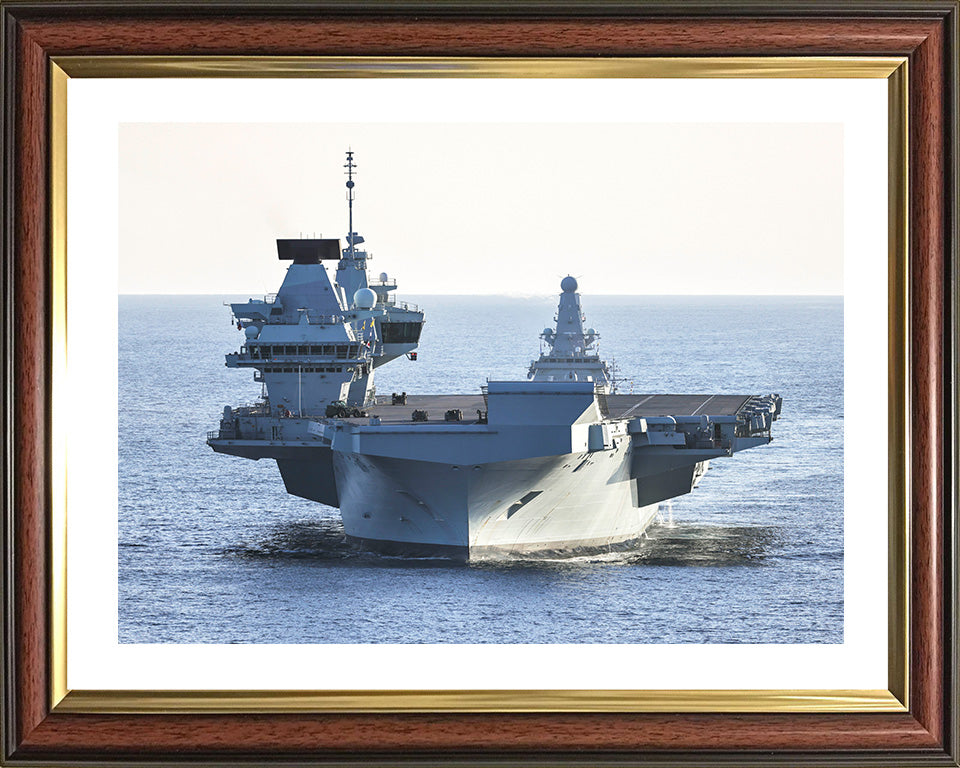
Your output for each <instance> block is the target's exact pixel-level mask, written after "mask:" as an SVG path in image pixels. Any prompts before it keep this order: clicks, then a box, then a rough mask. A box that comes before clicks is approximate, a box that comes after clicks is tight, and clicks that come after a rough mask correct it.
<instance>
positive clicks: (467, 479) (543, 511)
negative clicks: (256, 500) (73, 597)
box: [207, 152, 782, 560]
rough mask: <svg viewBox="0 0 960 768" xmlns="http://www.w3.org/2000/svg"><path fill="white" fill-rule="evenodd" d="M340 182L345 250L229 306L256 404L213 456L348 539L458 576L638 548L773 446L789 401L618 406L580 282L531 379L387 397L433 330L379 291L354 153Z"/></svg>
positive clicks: (231, 359)
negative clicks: (681, 504) (747, 459)
mask: <svg viewBox="0 0 960 768" xmlns="http://www.w3.org/2000/svg"><path fill="white" fill-rule="evenodd" d="M345 167H346V168H347V176H348V180H347V200H348V205H349V231H348V234H347V247H346V248H344V249H341V248H340V243H339V241H338V240H335V239H334V240H330V239H299V240H278V241H277V248H278V254H279V258H280V259H281V260H288V261H292V264H291V265H290V266H289V267H288V269H287V273H286V276H285V278H284V280H283V284H282V285H281V287H280V290H279V291H278V292H277V294H276V296H275V297H267V298H265V299H263V300H254V299H251V300H249V301H248V302H246V303H237V304H231V305H230V307H231V310H232V312H233V316H234V319H235V320H236V322H237V325H238V328H240V329H242V330H243V333H244V335H245V343H244V344H243V345H242V346H241V348H240V351H239V352H236V353H232V354H228V355H227V356H226V365H227V366H228V367H231V368H251V369H253V371H254V380H255V381H258V382H261V383H262V397H261V400H260V401H259V402H258V403H256V404H255V405H252V406H241V407H231V406H226V407H225V408H224V411H223V417H222V419H221V421H220V428H219V429H218V430H217V431H215V432H211V433H209V434H208V436H207V443H208V444H209V445H210V447H211V448H213V450H214V451H216V452H218V453H225V454H231V455H234V456H241V457H245V458H249V459H264V458H267V459H274V460H276V462H277V465H278V467H279V469H280V474H281V477H282V478H283V482H284V484H285V486H286V490H287V492H288V493H290V494H293V495H295V496H300V497H303V498H306V499H310V500H312V501H316V502H319V503H321V504H326V505H329V506H331V507H338V508H339V509H340V514H341V516H342V519H343V526H344V530H345V532H346V535H347V537H348V538H349V539H351V540H353V541H356V542H359V543H360V544H361V546H363V547H364V548H367V549H372V550H375V551H379V552H385V553H389V554H399V555H410V556H422V555H441V556H445V557H451V558H455V559H459V560H478V559H486V558H500V557H514V556H525V555H533V556H544V555H548V556H554V555H558V556H569V555H576V554H584V553H591V552H598V551H608V550H613V549H624V548H629V547H633V546H635V545H636V544H637V542H638V541H639V540H640V539H641V538H642V536H643V535H644V532H645V530H646V529H647V527H648V526H649V525H650V524H651V522H652V521H653V520H654V519H655V518H656V516H657V513H658V510H659V508H660V504H661V502H665V501H668V500H670V499H673V498H675V497H677V496H680V495H682V494H685V493H689V492H690V491H692V490H693V489H694V488H695V487H696V486H697V484H698V483H699V481H700V479H701V478H702V476H703V474H704V473H705V472H706V471H707V468H708V466H709V462H710V461H711V460H712V459H716V458H721V457H725V456H732V455H733V454H734V453H736V452H738V451H741V450H744V449H747V448H753V447H755V446H759V445H764V444H766V443H769V442H770V441H771V439H772V438H771V434H770V432H771V425H772V423H773V421H775V420H776V419H777V418H778V417H779V415H780V410H781V405H782V400H781V398H780V396H779V395H765V396H751V395H730V394H712V395H670V394H639V395H634V394H629V395H628V394H618V393H617V392H616V387H615V382H614V379H613V375H612V371H611V368H610V367H609V366H608V365H607V364H606V363H605V362H604V361H603V360H602V359H601V358H600V355H599V351H598V341H599V334H598V333H597V332H596V331H594V330H593V329H592V328H587V329H584V319H585V318H584V315H583V312H582V310H581V306H580V296H579V294H578V292H577V289H578V285H577V281H576V279H574V278H573V277H571V276H567V277H565V278H563V280H562V281H561V293H560V301H559V307H558V310H557V315H556V318H555V320H556V325H555V327H553V328H546V329H544V331H543V333H542V334H541V337H540V338H541V339H542V342H543V343H542V345H541V353H540V355H539V357H538V359H536V360H534V361H533V362H532V363H531V365H530V368H529V370H528V372H527V379H526V380H520V381H488V382H487V384H486V385H484V386H482V387H480V388H479V389H478V391H477V392H476V393H475V394H460V395H415V394H406V393H399V394H398V393H393V394H391V395H389V396H386V397H384V396H378V395H377V394H376V389H375V387H374V374H375V371H376V369H377V368H379V367H380V366H381V365H383V364H384V363H387V362H389V361H391V360H394V359H397V358H398V357H401V356H404V355H406V356H408V357H411V358H414V359H415V356H416V349H417V345H418V342H419V338H420V331H421V329H422V327H423V322H424V315H423V312H422V311H421V310H420V309H419V308H417V307H414V306H412V305H409V304H405V303H402V302H398V301H397V300H396V299H395V298H394V296H393V295H392V292H393V290H394V289H395V288H396V282H395V281H389V280H388V279H387V276H386V275H385V274H381V275H380V279H379V280H378V281H370V280H369V278H368V276H367V266H366V265H367V261H368V260H369V258H370V257H369V255H368V254H366V252H364V251H361V250H359V249H358V247H357V246H358V245H360V244H361V243H362V242H363V238H361V237H360V236H359V235H357V233H356V232H354V230H353V199H354V181H353V174H354V171H355V168H356V166H355V165H354V163H353V154H352V153H351V152H348V153H347V164H346V166H345ZM328 259H329V260H333V259H336V260H337V268H336V277H335V280H334V281H333V282H331V280H330V277H329V275H328V274H327V270H326V268H325V266H324V264H323V262H324V261H325V260H328Z"/></svg>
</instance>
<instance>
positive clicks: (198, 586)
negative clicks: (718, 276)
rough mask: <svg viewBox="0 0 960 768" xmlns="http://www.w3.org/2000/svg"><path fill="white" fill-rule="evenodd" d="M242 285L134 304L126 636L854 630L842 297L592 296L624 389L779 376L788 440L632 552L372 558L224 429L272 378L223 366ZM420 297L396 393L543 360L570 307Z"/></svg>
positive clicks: (669, 514)
mask: <svg viewBox="0 0 960 768" xmlns="http://www.w3.org/2000/svg"><path fill="white" fill-rule="evenodd" d="M246 298H247V297H246V296H237V297H232V296H121V297H120V299H119V313H120V315H119V320H120V339H119V396H120V402H119V468H118V484H119V502H120V503H119V545H118V558H119V614H118V633H119V639H120V642H124V643H840V642H843V562H844V560H843V301H842V299H841V298H837V297H648V296H615V297H612V296H596V297H592V296H590V295H585V296H584V297H583V306H584V311H585V313H586V316H587V324H588V325H589V326H592V327H595V328H596V329H597V330H598V331H600V334H601V347H600V349H601V354H602V355H603V356H604V357H606V358H607V359H608V360H610V359H614V360H615V361H616V365H617V367H618V369H619V374H620V377H621V378H623V379H624V380H625V381H624V384H623V385H622V387H621V391H623V392H629V391H631V390H632V391H635V392H651V393H652V392H689V393H701V392H708V393H714V392H730V393H747V394H766V393H768V392H779V393H780V394H781V395H782V396H783V399H784V406H783V415H782V417H781V419H780V420H779V421H778V422H777V423H776V424H775V425H774V438H775V439H774V442H773V443H771V444H770V445H768V446H763V447H760V448H755V449H752V450H749V451H745V452H743V453H739V454H737V455H736V456H734V457H733V458H729V459H719V460H716V461H714V462H712V463H711V467H710V471H709V472H708V473H707V475H706V476H705V478H704V479H703V481H702V483H701V484H700V486H699V487H698V488H697V489H696V490H695V491H694V492H693V493H691V494H688V495H686V496H682V497H679V498H677V499H675V500H674V501H673V504H672V509H671V510H664V511H663V514H662V520H660V521H659V522H658V523H657V524H656V525H654V526H653V527H651V528H650V530H649V536H648V538H647V539H646V540H645V541H643V543H642V544H641V545H640V546H639V547H638V548H637V549H636V550H635V551H632V552H627V553H618V554H616V555H604V556H596V557H581V558H574V559H566V560H553V561H516V562H510V563H499V564H489V563H485V564H479V565H478V564H468V565H463V564H455V563H452V562H449V561H445V560H440V559H419V560H417V559H413V560H409V559H401V558H391V557H385V556H380V555H376V554H372V553H365V552H359V551H358V550H357V549H356V548H354V547H353V546H352V545H350V544H348V543H347V542H346V541H345V538H344V533H343V527H342V525H341V524H340V519H339V514H338V512H337V510H335V509H332V508H329V507H325V506H323V505H320V504H316V503H313V502H309V501H306V500H303V499H298V498H296V497H293V496H290V495H288V494H287V493H286V492H285V490H284V487H283V482H282V480H281V478H280V474H279V472H278V470H277V467H276V464H275V462H273V461H270V460H261V461H250V460H246V459H241V458H237V457H232V456H223V455H220V454H214V453H213V451H212V450H211V449H210V448H209V447H207V445H206V444H205V442H204V439H205V435H206V431H207V430H211V429H216V427H217V424H218V421H219V417H220V413H221V411H222V409H223V406H224V405H226V404H230V405H237V404H241V403H247V402H253V401H254V400H255V399H256V398H257V396H258V395H259V391H260V385H259V384H256V383H254V382H253V381H252V375H251V373H250V372H249V371H238V370H236V369H228V368H226V367H225V366H224V364H223V356H224V354H225V353H227V352H232V351H236V349H238V348H239V346H240V344H241V341H242V334H241V333H240V332H238V331H237V330H236V326H235V325H234V323H233V322H232V320H231V316H230V312H229V309H228V308H227V307H225V306H223V304H224V302H226V301H231V300H232V301H245V300H246ZM402 298H409V299H410V300H412V301H417V302H419V303H420V304H421V305H422V306H424V307H425V309H426V312H427V324H426V326H425V327H424V332H423V336H422V339H421V345H420V353H419V360H417V361H415V362H413V361H408V360H406V359H400V360H397V361H394V362H392V363H390V364H388V365H386V366H384V367H383V368H381V369H380V371H379V372H378V379H377V384H378V389H379V391H380V392H381V393H389V392H391V391H400V390H405V391H407V392H408V393H423V394H427V393H441V392H442V393H452V392H471V391H476V390H477V388H478V387H479V386H480V385H481V384H482V383H484V382H485V381H486V379H487V378H491V379H516V378H524V377H525V373H526V368H527V366H528V365H529V362H530V360H531V359H533V358H534V357H535V356H536V354H537V353H538V339H537V335H538V334H539V332H540V331H541V330H542V329H543V328H544V327H546V326H548V325H550V324H551V322H552V318H553V316H554V313H555V311H556V303H557V299H556V297H555V296H551V297H534V298H525V299H519V298H505V297H460V296H425V297H419V298H418V297H415V296H410V297H406V296H403V297H402ZM171 328H176V329H177V333H175V334H171V333H169V332H167V331H166V330H164V329H167V330H168V329H171ZM161 336H162V337H163V338H164V339H175V342H170V341H165V342H163V343H157V341H156V339H157V338H159V337H161Z"/></svg>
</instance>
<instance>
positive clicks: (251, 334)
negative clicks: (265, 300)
mask: <svg viewBox="0 0 960 768" xmlns="http://www.w3.org/2000/svg"><path fill="white" fill-rule="evenodd" d="M243 332H244V334H245V335H246V337H247V338H248V339H255V338H257V336H259V335H260V329H259V328H257V326H255V325H248V326H247V327H246V328H244V329H243Z"/></svg>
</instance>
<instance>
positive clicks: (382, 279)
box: [380, 272, 387, 283]
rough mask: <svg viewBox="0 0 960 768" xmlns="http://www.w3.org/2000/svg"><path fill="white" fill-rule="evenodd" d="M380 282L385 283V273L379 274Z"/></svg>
mask: <svg viewBox="0 0 960 768" xmlns="http://www.w3.org/2000/svg"><path fill="white" fill-rule="evenodd" d="M380 282H381V283H385V282H387V273H386V272H381V273H380Z"/></svg>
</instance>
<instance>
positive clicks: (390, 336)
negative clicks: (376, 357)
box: [380, 323, 423, 344]
mask: <svg viewBox="0 0 960 768" xmlns="http://www.w3.org/2000/svg"><path fill="white" fill-rule="evenodd" d="M422 328H423V323H381V324H380V331H381V334H382V336H383V342H384V344H414V343H416V342H418V341H419V340H420V331H421V329H422Z"/></svg>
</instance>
